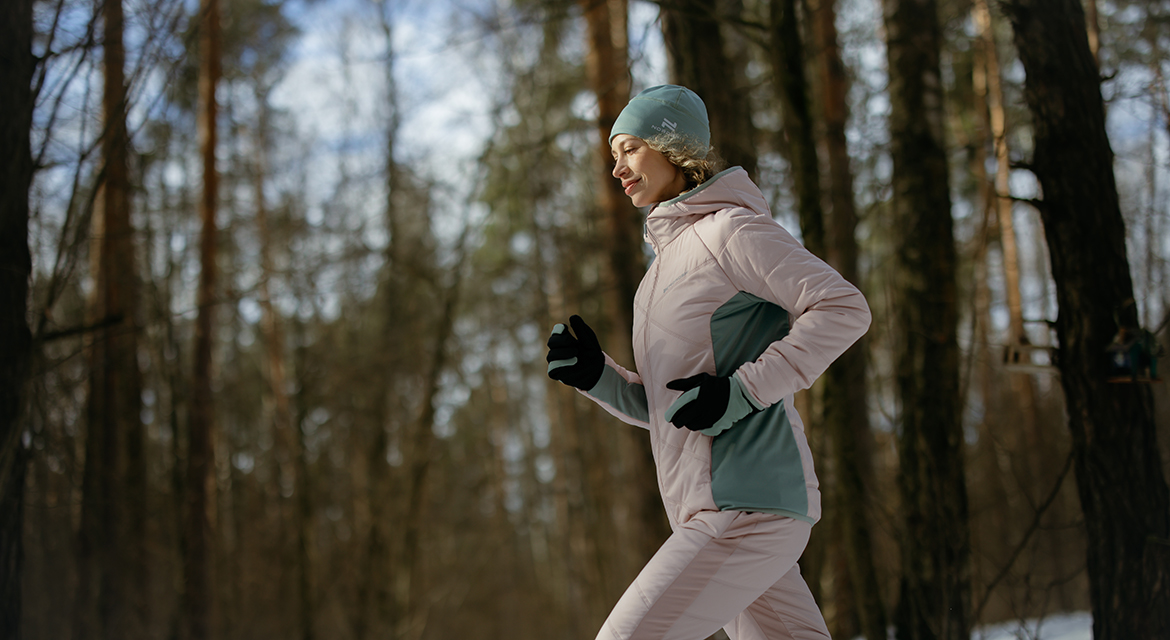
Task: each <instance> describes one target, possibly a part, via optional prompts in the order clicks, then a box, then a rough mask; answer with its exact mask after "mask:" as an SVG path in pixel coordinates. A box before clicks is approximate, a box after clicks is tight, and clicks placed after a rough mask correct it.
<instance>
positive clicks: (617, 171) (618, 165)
mask: <svg viewBox="0 0 1170 640" xmlns="http://www.w3.org/2000/svg"><path fill="white" fill-rule="evenodd" d="M625 172H626V163H625V161H624V160H622V159H621V158H618V159H617V160H614V164H613V177H615V178H618V179H620V178H621V177H622V174H623V173H625Z"/></svg>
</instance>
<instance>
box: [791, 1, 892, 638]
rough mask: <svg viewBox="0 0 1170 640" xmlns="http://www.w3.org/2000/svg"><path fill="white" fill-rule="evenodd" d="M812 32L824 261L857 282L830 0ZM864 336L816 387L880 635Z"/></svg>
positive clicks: (865, 598)
mask: <svg viewBox="0 0 1170 640" xmlns="http://www.w3.org/2000/svg"><path fill="white" fill-rule="evenodd" d="M809 17H810V18H811V20H812V23H813V24H812V30H811V31H812V33H813V37H814V38H815V41H814V42H815V50H816V51H817V68H818V69H819V71H820V75H821V81H820V101H819V103H820V109H819V111H820V113H821V114H823V115H822V118H823V119H824V130H825V133H824V135H825V143H824V147H825V150H826V154H825V155H826V157H827V160H828V162H827V165H828V171H829V175H828V189H829V196H828V204H829V207H830V211H831V215H830V217H829V224H828V228H827V230H826V236H827V242H826V244H827V247H826V254H827V256H828V262H829V264H831V265H832V266H833V268H835V269H836V270H837V271H838V272H840V274H841V275H842V276H844V277H845V279H846V280H848V281H850V282H852V283H853V284H855V285H857V286H859V287H861V286H863V284H864V283H863V282H862V281H861V273H860V269H859V268H858V258H859V255H858V254H859V251H860V248H859V247H858V244H857V237H856V230H857V210H856V206H855V203H854V201H853V171H852V168H851V166H850V157H849V145H848V141H847V140H846V136H845V129H846V125H847V123H848V117H849V109H848V101H847V95H848V89H849V86H848V76H847V74H846V70H845V63H844V61H843V60H842V59H841V49H840V46H839V44H838V38H837V25H836V20H837V12H836V7H835V2H834V0H820V1H819V2H816V3H812V5H811V6H810V16H809ZM867 351H868V341H867V340H866V339H865V338H862V339H861V340H860V341H858V342H857V343H856V344H854V345H853V346H852V347H850V348H849V349H848V350H847V351H846V352H845V353H843V354H842V355H841V357H840V358H838V359H837V361H836V362H835V363H833V365H832V366H831V367H829V370H828V372H827V373H826V380H825V384H824V404H825V415H824V420H825V425H826V428H827V429H828V430H829V438H830V439H831V441H832V447H831V450H832V455H833V456H834V460H833V467H834V474H835V476H834V477H835V483H836V486H834V487H833V488H832V492H833V494H834V495H835V496H836V505H837V509H838V516H837V517H838V518H839V519H840V527H841V538H842V540H841V545H842V548H843V550H844V552H845V559H846V562H847V564H848V568H849V576H850V579H851V581H852V582H853V592H854V594H855V597H856V600H857V603H856V612H857V617H858V622H859V624H860V625H861V632H862V634H863V635H864V636H865V637H866V638H868V640H885V636H886V627H887V625H888V616H887V615H886V610H885V604H884V603H883V600H882V595H881V589H880V582H879V580H878V574H877V567H876V563H875V561H874V550H873V541H872V536H871V534H870V519H869V517H868V515H867V514H869V513H871V512H872V511H871V508H872V505H873V501H874V499H875V498H876V496H873V495H872V492H871V491H870V490H869V489H868V487H872V486H874V484H875V476H874V470H873V463H872V457H873V434H872V432H871V429H870V423H869V411H868V395H869V392H868V383H867V380H866V379H867V377H868V369H869V363H868V355H867Z"/></svg>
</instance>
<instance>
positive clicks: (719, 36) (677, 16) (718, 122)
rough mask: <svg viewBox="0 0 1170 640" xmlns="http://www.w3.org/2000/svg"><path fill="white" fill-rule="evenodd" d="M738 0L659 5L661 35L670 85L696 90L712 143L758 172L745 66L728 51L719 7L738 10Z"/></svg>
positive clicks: (733, 162) (693, 0)
mask: <svg viewBox="0 0 1170 640" xmlns="http://www.w3.org/2000/svg"><path fill="white" fill-rule="evenodd" d="M740 4H741V3H739V2H725V1H724V0H682V1H681V2H672V3H664V4H663V5H662V14H661V15H662V38H663V42H664V44H665V45H666V62H667V66H668V72H667V73H668V76H669V77H670V82H671V83H673V84H678V85H682V86H684V87H687V88H688V89H691V90H692V91H694V92H695V93H697V94H699V97H701V98H702V99H703V102H704V103H705V104H706V105H707V117H708V119H709V120H710V121H711V144H712V145H713V146H714V147H715V150H716V151H717V152H718V153H719V155H721V156H722V157H723V159H724V160H726V161H727V162H728V163H729V164H730V165H732V166H741V167H743V168H744V169H745V170H746V171H747V172H748V174H750V175H752V176H753V177H754V176H755V175H756V165H757V154H756V146H755V127H754V126H753V124H752V107H751V101H750V100H749V96H748V90H749V89H750V86H749V85H748V83H747V82H746V81H745V80H744V76H745V74H744V72H743V69H740V68H737V62H743V60H737V59H736V58H735V57H734V56H732V55H730V52H729V48H728V46H727V45H728V44H729V43H728V39H727V38H725V37H724V31H723V26H722V25H723V21H722V20H721V19H720V15H719V13H720V11H721V10H723V11H728V12H729V13H730V12H731V11H735V12H738V11H740V10H741V9H742V7H740V6H739V5H740Z"/></svg>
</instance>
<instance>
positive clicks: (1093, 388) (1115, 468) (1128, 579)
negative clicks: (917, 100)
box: [1003, 0, 1170, 640]
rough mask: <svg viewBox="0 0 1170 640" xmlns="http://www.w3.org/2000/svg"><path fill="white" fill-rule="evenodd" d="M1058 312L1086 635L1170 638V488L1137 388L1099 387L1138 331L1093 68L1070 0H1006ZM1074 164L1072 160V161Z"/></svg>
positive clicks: (1142, 391) (1143, 392) (1144, 393)
mask: <svg viewBox="0 0 1170 640" xmlns="http://www.w3.org/2000/svg"><path fill="white" fill-rule="evenodd" d="M1003 6H1004V10H1005V12H1006V13H1007V15H1008V17H1009V18H1010V20H1011V23H1012V29H1013V32H1014V38H1015V43H1016V47H1017V49H1018V50H1019V52H1020V60H1021V62H1022V63H1023V65H1024V70H1025V73H1026V79H1025V84H1024V97H1025V99H1026V101H1027V103H1028V108H1029V111H1030V112H1031V114H1032V125H1033V131H1034V140H1035V143H1034V144H1035V151H1034V153H1033V161H1032V167H1033V171H1034V172H1035V174H1036V177H1037V178H1038V179H1039V181H1040V187H1041V190H1042V192H1043V199H1042V201H1041V202H1040V203H1039V205H1038V206H1039V210H1040V217H1041V220H1042V221H1043V223H1044V233H1045V237H1046V238H1047V240H1048V248H1049V256H1050V258H1049V259H1050V261H1051V265H1052V277H1053V280H1054V281H1055V284H1056V298H1057V303H1058V305H1059V308H1060V312H1059V315H1058V317H1057V322H1056V334H1057V338H1058V340H1059V342H1060V346H1059V368H1060V378H1061V386H1062V387H1063V389H1064V395H1065V402H1066V403H1067V406H1068V415H1069V422H1068V425H1069V431H1070V432H1071V435H1072V442H1073V456H1074V469H1075V471H1076V478H1077V488H1078V492H1079V494H1080V498H1081V508H1082V510H1083V512H1084V517H1085V527H1086V530H1087V533H1088V554H1087V555H1088V574H1089V585H1090V595H1091V599H1092V608H1093V637H1094V638H1097V640H1113V639H1118V638H1127V639H1129V638H1134V639H1143V638H1149V639H1153V638H1165V637H1167V636H1170V554H1167V553H1166V549H1167V548H1168V545H1170V542H1168V539H1170V491H1168V489H1167V486H1166V480H1165V477H1164V476H1163V471H1162V467H1161V464H1160V460H1159V455H1158V447H1157V437H1156V429H1155V423H1154V414H1153V401H1152V397H1151V394H1150V390H1149V388H1148V387H1146V386H1144V385H1140V384H1109V383H1107V382H1106V379H1107V378H1108V377H1109V366H1110V365H1109V360H1108V358H1107V356H1106V348H1107V347H1108V346H1109V344H1110V343H1111V342H1112V340H1113V339H1114V337H1115V336H1117V335H1118V334H1119V332H1120V331H1122V330H1128V331H1136V330H1138V318H1137V309H1136V306H1135V304H1134V300H1133V283H1132V280H1131V276H1130V271H1129V262H1128V258H1127V256H1126V246H1125V223H1124V220H1123V218H1122V216H1121V210H1120V206H1119V203H1118V195H1117V186H1116V182H1115V179H1114V174H1113V165H1112V162H1113V151H1112V149H1111V147H1110V144H1109V138H1108V136H1107V134H1106V130H1105V109H1104V104H1103V101H1102V98H1101V89H1100V78H1099V74H1098V70H1097V64H1096V62H1095V61H1094V59H1093V54H1092V51H1091V50H1090V47H1089V39H1088V36H1087V34H1086V30H1085V14H1084V11H1083V9H1082V8H1081V6H1080V4H1079V3H1078V2H1076V0H1010V1H1008V2H1005V3H1004V5H1003ZM1070 158H1075V159H1076V161H1075V162H1069V159H1070Z"/></svg>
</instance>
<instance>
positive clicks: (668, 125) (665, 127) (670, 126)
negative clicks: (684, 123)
mask: <svg viewBox="0 0 1170 640" xmlns="http://www.w3.org/2000/svg"><path fill="white" fill-rule="evenodd" d="M676 127H678V123H677V122H671V121H670V119H668V118H663V119H662V125H661V126H658V127H654V128H655V129H657V130H658V131H663V132H665V131H669V132H671V133H674V130H675V128H676Z"/></svg>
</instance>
